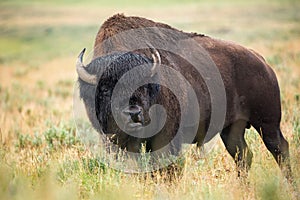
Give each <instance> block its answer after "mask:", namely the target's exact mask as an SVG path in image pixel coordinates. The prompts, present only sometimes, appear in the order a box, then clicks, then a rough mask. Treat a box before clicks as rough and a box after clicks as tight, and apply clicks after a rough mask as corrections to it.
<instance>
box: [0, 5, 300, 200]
mask: <svg viewBox="0 0 300 200" xmlns="http://www.w3.org/2000/svg"><path fill="white" fill-rule="evenodd" d="M125 2H126V3H125ZM299 10H300V2H299V1H296V0H295V1H292V0H290V1H283V0H282V1H279V0H277V1H276V0H275V1H271V0H269V1H268V0H263V1H258V0H254V1H249V2H247V3H246V1H239V0H234V1H230V0H225V1H221V0H219V1H214V2H211V1H208V0H202V1H196V0H186V1H179V0H175V1H172V2H171V1H167V0H163V1H160V3H158V2H156V1H137V0H129V1H121V0H118V1H113V0H112V1H97V0H92V1H82V2H81V1H77V0H63V1H58V0H54V1H51V0H44V1H38V0H28V1H21V0H0V125H1V126H0V199H272V200H275V199H297V197H296V196H295V195H296V192H293V190H292V188H291V187H290V186H289V184H288V183H287V182H286V180H285V179H284V177H283V176H282V174H281V172H280V170H279V168H278V166H277V164H276V162H275V160H274V159H273V157H272V155H271V154H270V153H269V152H268V151H267V149H266V147H265V146H264V144H263V143H262V140H261V138H260V136H259V135H258V134H257V133H256V132H255V131H254V129H252V128H251V129H250V130H247V133H246V137H247V142H248V144H249V146H250V149H251V150H252V152H253V153H254V157H253V164H252V168H251V170H250V172H249V176H248V178H247V179H246V180H245V179H238V178H237V173H236V170H235V164H234V162H233V159H232V158H231V157H230V156H229V154H228V153H227V152H226V150H225V147H224V145H223V144H222V142H221V141H220V140H217V142H216V145H215V146H214V148H213V150H211V151H209V152H207V153H205V154H204V155H203V154H201V155H200V154H199V152H197V151H196V150H195V149H194V148H191V150H190V152H189V153H188V154H187V156H186V159H185V162H186V163H185V165H184V166H183V174H182V175H177V174H175V175H174V177H173V179H172V180H171V181H169V180H166V177H164V176H167V175H164V174H162V175H158V174H157V175H155V176H154V177H151V176H150V175H149V176H145V175H142V174H138V175H136V174H126V173H123V172H120V171H116V170H113V169H110V168H108V167H106V166H105V165H103V163H101V162H100V161H99V160H98V159H97V158H95V157H93V156H92V155H91V153H90V152H89V151H88V150H87V149H86V148H85V146H84V145H83V144H82V143H81V142H80V141H79V140H78V138H77V137H76V126H75V123H74V120H73V108H72V104H73V90H74V83H75V82H76V79H77V75H76V70H75V61H76V57H77V55H78V53H79V52H80V50H81V49H82V48H84V47H87V48H88V51H91V50H92V46H93V42H94V39H95V36H96V33H97V31H98V29H99V27H100V25H101V24H102V23H103V22H104V20H105V19H106V18H108V17H109V16H111V15H113V14H115V13H124V14H126V15H138V16H143V17H147V18H150V19H153V20H155V21H161V22H164V23H168V24H170V25H172V26H174V27H177V28H178V29H181V30H184V31H191V32H198V33H204V34H206V35H209V36H212V37H216V38H221V39H226V40H231V41H234V42H237V43H240V44H242V45H244V46H247V47H249V48H252V49H255V50H256V51H257V52H259V53H260V54H262V55H263V56H264V57H265V59H266V60H267V62H268V63H269V64H270V65H271V66H272V67H273V69H274V71H275V72H276V74H277V77H278V79H279V85H280V88H281V101H282V111H283V116H282V124H281V129H282V131H283V134H284V135H285V137H286V138H287V140H288V141H289V143H290V153H291V164H292V170H293V173H294V176H295V186H294V188H295V189H294V190H298V192H299V191H300V23H299V22H300V12H299ZM298 198H299V196H298Z"/></svg>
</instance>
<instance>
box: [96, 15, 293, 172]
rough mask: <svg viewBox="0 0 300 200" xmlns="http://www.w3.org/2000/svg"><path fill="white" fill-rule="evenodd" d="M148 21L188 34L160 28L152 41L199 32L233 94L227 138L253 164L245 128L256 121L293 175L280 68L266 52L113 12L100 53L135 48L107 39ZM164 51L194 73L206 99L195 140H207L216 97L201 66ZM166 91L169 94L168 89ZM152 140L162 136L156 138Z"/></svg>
mask: <svg viewBox="0 0 300 200" xmlns="http://www.w3.org/2000/svg"><path fill="white" fill-rule="evenodd" d="M145 27H162V28H166V29H171V30H174V31H175V32H180V33H181V36H182V38H173V36H172V35H164V34H163V33H159V32H158V33H157V37H155V38H147V40H148V41H149V42H150V43H153V42H158V43H163V42H166V41H170V38H171V39H172V40H171V42H176V41H178V40H180V39H184V38H193V39H194V40H195V41H197V42H198V43H199V44H200V45H201V46H202V47H203V48H204V49H205V50H206V51H207V52H208V53H209V55H210V57H211V58H212V60H213V61H214V63H215V64H216V66H217V67H218V69H219V71H220V74H221V76H222V79H223V81H224V85H225V90H226V97H227V113H226V120H225V124H224V127H223V130H220V131H221V138H222V140H223V142H224V144H225V146H226V149H227V150H228V152H229V153H230V154H231V156H232V157H233V158H234V159H235V161H236V163H237V165H238V167H239V168H243V169H246V170H247V169H249V168H250V165H251V159H252V153H251V151H250V150H249V148H248V147H247V144H246V142H245V140H244V131H245V128H249V125H252V126H253V127H254V128H255V129H256V130H257V132H258V133H259V134H260V135H261V136H262V139H263V141H264V143H265V145H266V147H267V148H268V150H269V151H270V152H271V153H272V154H273V156H274V158H275V160H276V161H277V163H278V164H279V166H280V167H281V168H283V170H284V171H285V172H286V175H287V176H289V175H290V165H289V161H288V159H289V147H288V143H287V141H286V140H285V139H284V137H283V135H282V133H281V131H280V120H281V105H280V92H279V87H278V83H277V79H276V76H275V73H274V72H273V70H272V69H271V68H270V66H269V65H268V64H267V63H266V62H265V60H264V59H263V57H262V56H260V55H259V54H258V53H256V52H254V51H253V50H250V49H247V48H245V47H242V46H240V45H238V44H235V43H232V42H228V41H222V40H218V39H213V38H211V37H208V36H204V35H202V34H195V33H185V32H181V31H179V30H177V29H175V28H172V27H170V26H169V25H166V24H163V23H156V22H153V21H151V20H148V19H145V18H140V17H125V16H124V15H120V14H118V15H115V16H113V17H111V18H109V19H108V20H107V21H106V22H104V23H103V25H102V26H101V28H100V30H99V32H98V34H97V37H96V41H95V45H94V58H97V57H99V56H103V55H105V54H110V53H112V52H119V51H128V49H130V48H129V47H128V44H127V41H122V40H117V41H110V43H109V45H106V46H103V45H102V44H103V41H105V40H107V39H109V38H110V37H112V36H114V35H116V34H118V33H121V32H123V31H126V30H130V29H136V28H145ZM174 37H175V36H174ZM158 51H159V53H160V54H161V57H162V63H163V64H165V65H168V66H171V67H173V68H174V69H176V70H177V71H180V72H181V73H182V74H183V75H184V76H185V77H186V78H188V79H189V81H190V83H191V85H192V86H193V88H194V89H195V92H196V94H197V97H198V98H200V99H201V104H200V112H201V120H200V127H199V129H198V133H197V136H196V138H195V142H198V144H199V145H201V144H202V143H203V140H204V137H205V134H206V130H207V126H208V124H209V119H210V109H211V108H210V97H209V93H208V90H207V87H206V85H205V84H204V81H203V80H202V78H201V77H199V76H195V75H194V74H195V73H197V72H195V69H193V67H192V66H191V65H190V64H189V63H187V62H186V61H185V60H183V59H182V58H180V57H178V56H177V55H173V54H171V53H170V52H166V51H162V50H159V49H158ZM191 52H193V49H191ZM136 53H139V54H143V55H145V56H147V57H149V58H151V57H150V53H151V51H150V50H149V49H142V50H137V51H136ZM166 95H168V94H167V93H166ZM169 106H172V105H169ZM168 128H170V127H168ZM166 137H167V136H166ZM157 138H158V140H160V141H161V140H164V136H163V135H160V136H158V137H157ZM167 139H168V138H167ZM152 142H153V143H155V142H156V141H155V138H154V139H153V141H152ZM158 143H159V142H158ZM158 146H160V145H158Z"/></svg>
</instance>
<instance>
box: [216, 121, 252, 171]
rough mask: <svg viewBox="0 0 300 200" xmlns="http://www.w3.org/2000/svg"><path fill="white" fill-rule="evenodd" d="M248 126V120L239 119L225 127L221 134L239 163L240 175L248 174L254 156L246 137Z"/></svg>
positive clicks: (227, 147)
mask: <svg viewBox="0 0 300 200" xmlns="http://www.w3.org/2000/svg"><path fill="white" fill-rule="evenodd" d="M247 127H248V122H247V121H245V120H238V121H235V122H234V123H232V124H231V125H229V126H227V127H226V128H224V129H223V130H222V132H221V134H220V135H221V138H222V141H223V143H224V145H225V147H226V150H227V151H228V152H229V154H230V155H231V157H232V158H233V159H234V161H235V163H236V165H237V170H238V176H239V177H240V176H241V175H245V176H246V175H247V172H248V170H249V169H250V167H251V163H252V157H253V154H252V152H251V151H250V150H249V148H248V146H247V143H246V141H245V138H244V135H245V128H247Z"/></svg>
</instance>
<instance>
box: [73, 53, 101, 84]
mask: <svg viewBox="0 0 300 200" xmlns="http://www.w3.org/2000/svg"><path fill="white" fill-rule="evenodd" d="M84 52H85V48H84V49H83V50H82V51H81V53H80V54H79V56H78V59H77V62H76V71H77V74H78V76H79V78H80V79H81V80H83V81H84V82H87V83H89V84H92V85H96V84H97V76H96V75H92V74H90V73H88V72H87V71H86V69H85V66H84V65H83V63H82V58H83V54H84Z"/></svg>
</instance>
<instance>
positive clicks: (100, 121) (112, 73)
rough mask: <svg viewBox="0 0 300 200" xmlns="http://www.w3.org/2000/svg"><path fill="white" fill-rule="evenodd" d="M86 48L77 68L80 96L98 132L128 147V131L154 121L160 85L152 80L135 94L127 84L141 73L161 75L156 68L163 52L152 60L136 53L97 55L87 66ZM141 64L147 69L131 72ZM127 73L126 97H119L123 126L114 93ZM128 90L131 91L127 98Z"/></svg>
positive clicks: (79, 58) (134, 130)
mask: <svg viewBox="0 0 300 200" xmlns="http://www.w3.org/2000/svg"><path fill="white" fill-rule="evenodd" d="M84 51H85V49H84V50H83V51H82V52H81V53H80V55H79V57H78V61H77V65H76V69H77V73H78V76H79V78H78V81H79V90H80V97H81V98H82V99H83V102H84V104H85V108H86V111H87V114H88V117H89V120H90V121H91V123H92V125H93V127H94V128H95V129H96V130H97V131H98V132H101V133H103V134H106V135H108V136H109V137H110V138H111V139H112V140H113V141H114V142H116V143H118V145H120V147H121V148H122V147H123V148H124V147H126V142H127V141H128V140H129V139H130V137H131V136H130V135H128V134H127V133H129V134H130V133H133V132H139V131H140V130H141V128H142V127H144V126H147V125H148V124H149V123H150V122H151V118H150V116H149V108H150V107H151V106H152V105H153V104H155V102H156V100H157V98H158V93H159V90H160V86H159V85H158V84H154V83H149V84H144V85H142V86H140V87H138V88H137V89H136V90H134V91H133V93H132V91H130V90H127V89H128V88H126V84H127V83H128V85H130V84H129V83H130V82H132V81H134V80H136V78H137V76H143V77H148V78H149V79H155V77H156V76H157V75H156V74H155V69H156V66H157V63H160V56H159V53H158V52H157V51H155V52H154V53H153V56H152V60H151V59H149V58H147V57H145V56H142V55H139V54H135V53H132V52H125V53H114V54H110V55H106V56H102V57H99V58H96V59H94V60H93V61H92V62H91V63H89V64H88V65H87V66H84V65H83V63H82V57H83V54H84ZM138 66H144V67H145V70H142V71H139V73H132V74H130V71H131V70H132V69H134V68H135V67H138ZM126 73H129V75H128V74H127V78H125V79H123V82H122V87H123V88H124V89H123V90H122V92H123V93H124V96H123V95H122V96H119V97H117V98H120V99H118V100H119V102H121V103H120V104H119V107H118V110H120V112H119V113H120V114H119V116H118V117H119V119H120V120H122V124H123V125H124V126H123V127H121V128H120V127H119V125H118V124H117V122H116V120H115V118H114V117H113V113H112V95H113V91H114V88H115V87H116V84H117V83H118V81H119V80H120V78H122V77H123V76H124V75H125V74H126ZM143 73H146V74H143ZM147 74H148V75H147ZM128 92H130V93H131V94H130V95H129V98H126V96H128V95H126V93H128ZM112 136H113V137H112Z"/></svg>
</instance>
